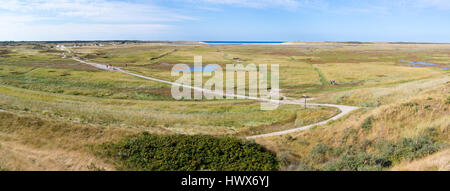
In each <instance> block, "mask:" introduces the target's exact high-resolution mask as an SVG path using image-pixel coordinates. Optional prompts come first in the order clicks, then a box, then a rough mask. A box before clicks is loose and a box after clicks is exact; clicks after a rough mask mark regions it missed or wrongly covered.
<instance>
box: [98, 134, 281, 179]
mask: <svg viewBox="0 0 450 191" xmlns="http://www.w3.org/2000/svg"><path fill="white" fill-rule="evenodd" d="M100 148H101V151H102V152H101V154H102V155H104V156H105V157H110V158H113V159H114V160H115V161H116V166H117V168H118V169H119V170H151V171H154V170H166V171H167V170H179V171H187V170H224V171H229V170H233V171H238V170H239V171H244V170H245V171H247V170H248V171H261V170H278V168H279V162H278V161H277V159H276V155H275V154H274V153H272V152H270V151H268V150H266V149H265V148H264V147H262V146H260V145H258V144H255V143H252V142H246V141H242V140H240V139H237V138H231V137H221V138H216V137H212V136H200V135H195V136H188V135H151V134H148V133H145V134H141V135H138V136H131V137H127V138H124V139H123V140H121V141H119V142H118V143H105V144H103V145H101V147H100Z"/></svg>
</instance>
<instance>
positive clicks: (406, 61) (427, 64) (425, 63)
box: [400, 60, 436, 66]
mask: <svg viewBox="0 0 450 191" xmlns="http://www.w3.org/2000/svg"><path fill="white" fill-rule="evenodd" d="M400 61H402V62H404V63H408V64H419V65H426V66H434V65H436V64H432V63H427V62H413V61H408V60H400Z"/></svg>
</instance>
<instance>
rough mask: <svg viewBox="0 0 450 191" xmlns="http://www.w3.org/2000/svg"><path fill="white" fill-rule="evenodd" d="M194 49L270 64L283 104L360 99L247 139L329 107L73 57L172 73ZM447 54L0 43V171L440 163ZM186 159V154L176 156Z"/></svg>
mask: <svg viewBox="0 0 450 191" xmlns="http://www.w3.org/2000/svg"><path fill="white" fill-rule="evenodd" d="M61 46H64V48H61ZM194 56H202V58H203V65H207V64H218V65H219V66H221V67H222V68H225V65H226V64H243V65H244V66H245V65H247V64H256V65H258V64H267V65H269V66H270V65H273V64H278V65H279V69H280V72H279V78H280V90H279V91H280V92H281V94H282V95H283V96H284V98H283V100H284V101H298V102H301V103H303V101H304V100H303V99H301V98H302V97H303V96H308V97H311V98H313V99H312V100H311V101H308V102H315V103H327V104H339V105H348V106H357V107H359V109H357V110H355V111H353V112H351V113H349V114H347V115H345V116H344V117H342V118H339V119H338V120H335V121H331V122H328V123H327V124H324V125H320V126H315V127H313V128H311V129H308V130H305V131H299V132H294V133H290V134H287V135H281V136H272V137H264V138H257V139H256V140H247V139H246V137H247V136H252V135H259V134H265V133H271V132H278V131H282V130H289V129H293V128H296V127H301V126H306V125H310V124H314V123H318V122H321V121H324V120H327V119H329V118H331V117H333V116H336V115H337V114H339V113H340V112H341V111H340V110H339V109H338V108H335V107H313V106H308V107H307V108H304V107H303V106H301V105H288V104H282V105H280V106H279V107H278V108H277V109H275V110H270V111H265V110H261V108H260V104H261V103H260V102H259V101H255V100H245V99H244V100H227V99H218V100H207V99H202V100H175V99H174V98H173V97H172V95H171V86H170V85H168V84H165V83H161V82H157V81H151V80H146V79H142V78H138V77H135V76H131V75H127V74H124V73H120V72H117V71H113V70H101V69H98V68H95V67H93V66H91V65H88V64H83V63H80V62H78V61H76V60H73V59H72V57H77V58H80V59H82V60H85V61H86V62H95V63H100V64H105V65H112V66H115V67H121V68H122V70H126V71H130V72H134V73H137V74H141V75H144V76H147V77H152V78H157V79H162V80H168V81H175V80H177V78H178V77H177V76H172V75H171V70H172V67H173V66H174V65H175V64H187V65H188V66H193V62H194ZM449 59H450V45H449V44H404V43H402V44H395V43H334V42H292V43H288V44H280V45H264V44H263V45H230V46H227V45H211V44H204V43H189V44H188V43H186V44H182V43H179V44H176V43H170V42H161V43H149V42H145V43H144V42H83V43H82V42H79V43H69V42H66V43H64V42H60V43H56V42H36V43H33V42H26V43H20V42H16V43H2V44H1V45H0V118H1V122H0V169H1V170H276V169H281V170H450V169H449V157H448V145H449V138H448V137H449V134H448V133H449V129H450V118H449V116H450V75H449V74H450V70H449V69H448V68H450V61H449ZM405 61H411V62H428V63H433V64H434V65H417V64H416V65H412V64H409V63H408V62H405ZM208 79H209V77H204V81H203V82H205V81H206V80H208ZM331 81H335V82H336V83H335V84H332V83H331ZM195 149H197V150H198V152H197V151H195ZM121 153H122V154H123V153H127V154H126V155H122V154H121ZM164 153H166V155H164ZM184 155H189V156H194V157H193V158H192V157H184V158H183V157H181V158H179V159H176V160H175V158H176V156H184ZM236 156H241V157H240V158H236ZM438 160H444V162H436V161H438Z"/></svg>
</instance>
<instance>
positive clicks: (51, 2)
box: [0, 0, 194, 23]
mask: <svg viewBox="0 0 450 191" xmlns="http://www.w3.org/2000/svg"><path fill="white" fill-rule="evenodd" d="M1 9H3V10H8V11H13V12H15V13H22V14H51V15H53V16H56V17H73V18H78V19H86V20H89V21H100V22H128V23H130V22H131V23H137V22H155V21H182V20H192V19H194V18H191V17H188V16H184V15H181V14H178V13H176V12H177V10H172V9H169V8H165V7H160V6H156V5H152V4H150V3H131V2H118V1H106V0H22V1H17V0H11V1H10V0H7V1H6V2H0V10H1Z"/></svg>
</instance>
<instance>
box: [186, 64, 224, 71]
mask: <svg viewBox="0 0 450 191" xmlns="http://www.w3.org/2000/svg"><path fill="white" fill-rule="evenodd" d="M217 68H218V66H217V65H207V66H201V67H195V66H191V67H188V68H186V69H183V70H180V71H191V72H196V71H202V72H205V71H206V72H214V71H216V70H217Z"/></svg>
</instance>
